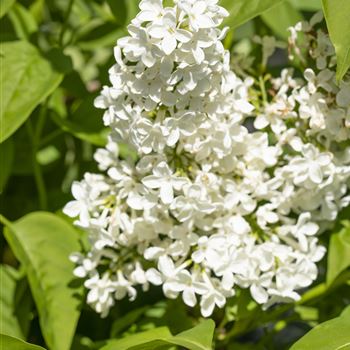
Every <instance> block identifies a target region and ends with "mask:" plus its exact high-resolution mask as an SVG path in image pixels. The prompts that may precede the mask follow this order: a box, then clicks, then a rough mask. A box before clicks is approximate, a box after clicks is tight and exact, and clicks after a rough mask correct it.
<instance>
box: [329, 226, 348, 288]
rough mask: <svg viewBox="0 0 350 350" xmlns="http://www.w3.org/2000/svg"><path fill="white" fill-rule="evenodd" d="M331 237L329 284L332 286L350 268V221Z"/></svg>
mask: <svg viewBox="0 0 350 350" xmlns="http://www.w3.org/2000/svg"><path fill="white" fill-rule="evenodd" d="M344 224H345V227H344V228H343V229H342V230H341V231H340V232H339V233H335V234H333V235H332V236H331V240H330V243H329V250H328V266H327V284H328V285H330V284H331V283H332V282H333V281H334V280H335V279H336V278H337V277H338V276H339V274H340V273H341V272H343V271H344V270H345V269H346V268H348V267H349V266H350V221H347V222H344Z"/></svg>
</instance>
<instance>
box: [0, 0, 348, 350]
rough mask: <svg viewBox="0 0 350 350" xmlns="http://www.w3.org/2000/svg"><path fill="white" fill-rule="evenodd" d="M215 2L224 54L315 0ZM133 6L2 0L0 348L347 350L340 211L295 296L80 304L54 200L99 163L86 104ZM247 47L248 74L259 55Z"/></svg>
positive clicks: (327, 5)
mask: <svg viewBox="0 0 350 350" xmlns="http://www.w3.org/2000/svg"><path fill="white" fill-rule="evenodd" d="M221 4H222V5H223V6H224V7H226V8H227V9H228V10H229V12H230V16H229V18H227V19H226V21H225V23H224V24H225V25H228V26H229V27H230V32H229V34H228V36H227V38H226V39H225V46H226V47H227V48H228V49H230V50H232V51H240V50H242V48H244V50H247V47H248V51H249V50H252V49H251V47H250V46H249V45H250V41H249V40H248V38H252V37H253V36H254V35H255V34H258V35H275V36H277V38H279V39H280V40H286V38H287V35H288V33H287V31H286V29H287V27H288V26H290V25H294V24H295V23H296V22H297V21H299V20H301V19H303V18H310V17H311V16H312V15H313V13H314V12H315V11H318V10H320V9H322V4H321V0H307V1H306V0H284V1H283V0H221ZM137 5H138V0H106V1H104V0H94V1H88V0H48V1H44V0H21V1H14V0H1V5H0V6H1V7H0V29H1V30H0V33H1V34H0V64H1V77H0V84H1V91H0V93H1V95H0V118H1V120H0V142H1V143H0V166H1V168H0V169H1V170H0V192H1V200H0V212H1V213H2V215H1V218H0V220H1V224H2V228H3V234H1V235H0V240H1V249H0V258H1V266H0V287H1V288H0V313H1V319H0V322H1V323H0V333H1V334H2V335H1V336H0V348H1V350H27V349H28V350H31V349H32V350H35V349H37V350H38V349H42V347H44V348H46V349H50V350H69V349H72V350H87V349H104V350H114V349H115V350H123V349H135V350H136V349H175V348H176V347H177V346H179V347H181V348H187V349H192V350H208V349H211V348H212V347H213V346H214V347H215V348H216V349H233V350H235V349H238V350H239V349H242V350H245V349H257V350H259V349H278V350H280V349H281V350H283V349H288V348H290V347H291V346H292V347H291V349H292V350H307V349H312V350H314V349H317V350H323V349H324V350H335V349H350V331H349V330H350V308H349V307H347V308H346V306H347V305H349V303H350V271H349V266H350V223H349V221H346V219H349V216H350V212H349V208H348V209H346V210H345V211H343V212H342V213H341V215H340V217H339V220H338V221H337V222H335V223H334V228H333V230H332V231H331V232H329V234H326V235H324V236H323V238H322V239H323V241H324V242H323V244H325V245H327V246H328V256H327V258H325V259H324V260H323V261H322V262H321V266H320V276H319V280H318V281H317V282H316V283H315V285H314V286H313V287H312V288H311V289H310V290H308V291H306V292H305V293H304V295H303V298H302V299H301V301H300V302H298V303H296V304H289V305H282V306H278V307H275V308H272V309H270V310H268V311H262V310H261V308H260V307H258V305H257V304H256V303H254V302H253V301H252V300H251V298H250V297H249V294H248V293H247V292H246V291H243V290H242V291H238V293H237V296H236V297H235V298H234V299H233V300H231V301H230V303H229V304H228V306H227V308H226V309H225V310H219V311H217V312H216V313H215V314H214V315H213V320H206V321H204V320H202V319H200V318H199V317H198V312H197V311H198V310H193V311H192V310H188V309H187V308H186V307H185V306H184V305H183V304H182V302H181V301H176V300H175V301H171V300H165V299H164V298H163V296H162V294H161V291H160V290H159V289H156V288H155V289H151V291H150V292H148V293H145V294H143V295H141V296H140V297H138V299H137V300H136V301H135V302H133V303H129V302H128V301H121V302H118V304H117V305H116V307H115V308H114V309H113V310H112V312H111V314H110V315H109V316H108V317H107V318H106V319H100V318H99V316H98V315H96V314H95V313H94V312H93V311H92V310H91V309H90V308H89V307H88V306H86V305H85V303H84V298H85V296H84V291H83V287H82V284H81V281H78V280H75V279H74V278H73V275H72V270H73V264H72V263H71V262H70V261H69V260H68V256H69V254H70V253H71V252H73V251H77V250H81V247H82V246H84V244H86V243H85V238H84V233H83V232H80V231H79V230H77V229H76V228H74V227H73V226H72V223H71V222H70V221H69V220H68V219H67V218H66V217H65V216H64V215H62V214H61V208H62V207H63V205H64V204H65V203H66V202H67V201H69V200H70V185H71V183H72V181H73V180H75V179H80V178H81V177H82V175H83V174H84V172H86V171H95V170H96V171H97V169H96V165H95V162H93V161H92V155H93V153H94V151H95V149H96V147H98V146H103V145H104V143H105V140H106V130H105V128H104V127H103V124H102V115H101V112H100V111H99V110H96V109H95V108H94V107H93V100H94V98H95V97H96V96H97V94H98V92H99V90H100V88H101V86H102V85H104V84H108V68H109V67H110V66H111V65H112V64H113V61H114V58H113V49H112V47H113V46H114V45H115V42H116V40H117V39H118V38H119V37H121V36H123V35H125V34H126V25H127V24H128V23H129V22H130V20H131V19H132V18H133V17H134V16H135V15H136V13H137V12H138V6H137ZM323 9H324V11H325V15H326V20H327V26H328V30H329V32H330V36H331V39H332V41H333V43H334V45H335V48H336V53H337V59H338V61H337V62H338V66H337V78H338V80H340V79H342V77H343V76H344V74H345V73H346V72H347V70H348V68H349V66H350V20H349V16H350V1H349V0H323ZM251 54H252V55H253V57H255V59H256V62H255V63H254V65H255V66H256V67H257V69H256V71H255V72H253V73H252V74H255V75H257V76H258V75H259V74H261V69H260V68H261V67H260V66H259V62H260V61H259V60H260V58H261V57H259V54H258V53H256V54H255V53H254V51H253V52H251ZM254 55H255V56H254ZM285 56H286V55H285V54H283V52H279V58H278V60H277V63H276V61H273V60H271V62H269V64H270V67H269V71H271V72H278V71H279V70H280V69H281V68H282V67H283V65H285V64H286V60H285V58H284V57H285ZM121 150H122V152H121V157H127V156H133V154H131V153H130V152H128V150H127V148H126V147H125V146H123V145H121ZM310 329H312V330H311V331H309V330H310ZM304 334H306V336H304V337H302V336H303V335H304ZM301 337H302V339H301V340H299V341H297V342H296V343H295V341H296V340H297V339H299V338H301ZM213 339H214V340H215V345H212V340H213ZM25 341H28V342H30V343H32V344H37V345H40V346H41V347H39V346H37V345H30V344H28V343H26V342H25ZM293 343H294V345H292V344H293Z"/></svg>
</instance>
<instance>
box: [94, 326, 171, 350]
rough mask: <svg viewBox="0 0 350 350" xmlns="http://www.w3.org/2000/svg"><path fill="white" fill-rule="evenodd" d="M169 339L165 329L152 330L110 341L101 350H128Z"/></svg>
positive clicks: (168, 332) (167, 330) (169, 335)
mask: <svg viewBox="0 0 350 350" xmlns="http://www.w3.org/2000/svg"><path fill="white" fill-rule="evenodd" d="M168 337H171V333H170V331H169V329H168V328H167V327H159V328H154V329H151V330H149V331H146V332H141V333H137V334H135V335H131V336H128V337H125V338H122V339H118V340H110V341H108V342H107V344H106V345H105V346H103V347H102V348H101V350H128V349H131V348H132V347H135V346H138V345H143V344H145V343H148V342H151V341H154V340H156V339H165V338H168Z"/></svg>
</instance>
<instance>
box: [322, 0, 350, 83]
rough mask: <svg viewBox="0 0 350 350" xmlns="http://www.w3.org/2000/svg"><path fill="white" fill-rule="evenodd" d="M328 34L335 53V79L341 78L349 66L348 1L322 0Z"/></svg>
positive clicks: (349, 21) (349, 7)
mask: <svg viewBox="0 0 350 350" xmlns="http://www.w3.org/2000/svg"><path fill="white" fill-rule="evenodd" d="M322 3H323V10H324V14H325V17H326V22H327V27H328V31H329V36H330V38H331V40H332V43H333V45H334V47H335V52H336V54H337V80H338V81H339V80H341V79H342V78H343V77H344V75H345V73H346V72H347V70H348V69H349V67H350V35H349V33H350V20H349V15H350V1H349V0H323V2H322Z"/></svg>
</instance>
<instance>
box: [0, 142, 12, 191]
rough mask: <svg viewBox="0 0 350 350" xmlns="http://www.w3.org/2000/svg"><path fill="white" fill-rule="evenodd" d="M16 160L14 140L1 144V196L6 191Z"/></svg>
mask: <svg viewBox="0 0 350 350" xmlns="http://www.w3.org/2000/svg"><path fill="white" fill-rule="evenodd" d="M13 159H14V145H13V140H11V139H10V140H6V141H5V142H4V143H0V168H1V171H0V194H1V193H2V192H3V191H4V188H5V186H6V183H7V180H8V178H9V176H10V175H11V171H12V166H13Z"/></svg>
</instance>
